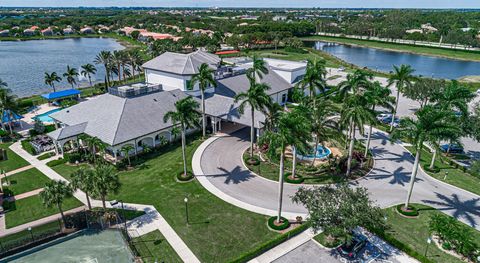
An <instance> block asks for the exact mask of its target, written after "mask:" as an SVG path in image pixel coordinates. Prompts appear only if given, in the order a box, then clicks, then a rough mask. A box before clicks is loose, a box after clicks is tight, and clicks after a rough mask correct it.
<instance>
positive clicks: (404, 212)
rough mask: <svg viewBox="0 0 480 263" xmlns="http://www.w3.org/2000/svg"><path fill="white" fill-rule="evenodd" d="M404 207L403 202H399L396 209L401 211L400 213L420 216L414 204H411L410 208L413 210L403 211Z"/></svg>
mask: <svg viewBox="0 0 480 263" xmlns="http://www.w3.org/2000/svg"><path fill="white" fill-rule="evenodd" d="M403 207H404V205H403V204H399V205H397V206H396V209H397V212H399V213H400V214H402V215H404V216H418V210H417V209H416V208H415V207H413V206H409V207H408V209H409V210H412V211H403V210H402V208H403Z"/></svg>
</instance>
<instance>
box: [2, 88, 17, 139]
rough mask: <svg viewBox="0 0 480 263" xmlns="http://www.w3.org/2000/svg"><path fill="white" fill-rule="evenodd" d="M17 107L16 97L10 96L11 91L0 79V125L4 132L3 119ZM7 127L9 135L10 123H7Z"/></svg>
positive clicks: (11, 131) (11, 130)
mask: <svg viewBox="0 0 480 263" xmlns="http://www.w3.org/2000/svg"><path fill="white" fill-rule="evenodd" d="M16 107H17V102H16V96H15V95H13V94H12V91H11V90H10V89H9V88H8V86H7V83H6V82H4V81H3V80H2V79H0V124H1V126H2V128H3V129H5V130H6V128H5V124H4V123H3V117H4V116H6V115H8V114H12V113H13V111H12V110H14V109H15V108H16ZM8 126H9V128H10V133H11V134H13V128H12V123H11V122H10V121H9V122H8Z"/></svg>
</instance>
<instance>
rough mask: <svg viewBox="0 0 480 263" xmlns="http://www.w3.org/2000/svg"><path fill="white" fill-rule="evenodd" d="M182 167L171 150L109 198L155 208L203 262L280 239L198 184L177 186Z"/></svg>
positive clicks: (260, 220)
mask: <svg viewBox="0 0 480 263" xmlns="http://www.w3.org/2000/svg"><path fill="white" fill-rule="evenodd" d="M200 143H201V141H198V140H197V141H194V142H190V143H189V144H188V147H187V156H188V159H189V164H188V167H191V158H192V156H193V153H194V151H195V149H196V148H197V147H198V146H199V145H200ZM181 167H182V157H181V148H180V147H178V144H177V145H175V146H170V147H169V148H168V149H166V150H165V152H164V153H163V154H161V155H158V156H156V157H155V156H152V157H151V158H149V160H148V161H146V162H145V163H143V164H140V165H137V168H136V169H135V170H132V171H124V172H121V173H120V180H121V183H122V187H121V189H120V191H119V193H118V194H116V195H111V196H109V197H108V199H109V200H113V199H116V200H123V201H124V202H129V203H139V204H151V205H154V206H155V207H156V208H157V209H158V211H159V212H160V214H162V216H163V217H165V219H166V220H167V222H168V223H169V224H170V225H171V226H172V227H173V228H174V230H175V232H176V233H177V234H179V235H180V237H181V238H182V239H183V241H184V242H185V243H186V244H187V246H188V247H189V248H190V249H192V251H193V252H194V253H195V255H196V256H197V257H198V258H199V259H200V260H201V261H203V262H226V261H229V260H232V259H234V258H236V257H238V256H239V255H240V254H242V253H245V252H247V251H250V250H252V249H253V248H256V247H257V246H259V245H260V244H262V243H264V242H266V241H268V240H271V239H273V238H274V237H276V236H278V233H275V232H272V231H270V230H268V228H267V225H266V221H267V217H265V216H262V215H258V214H254V213H251V212H248V211H245V210H243V209H240V208H237V207H235V206H232V205H230V204H228V203H226V202H224V201H222V200H220V199H219V198H217V197H216V196H214V195H212V194H210V192H208V191H207V190H205V189H204V188H203V187H202V186H201V185H200V184H199V183H198V182H197V181H193V182H189V183H179V182H177V181H176V175H177V173H179V172H180V171H181ZM54 169H55V170H56V171H57V172H60V174H62V175H64V174H63V173H70V174H71V172H72V170H74V169H71V167H66V166H56V167H54ZM64 176H65V177H68V175H67V176H66V175H64ZM185 196H187V197H188V198H189V202H188V209H189V220H190V225H189V226H187V224H186V217H185V203H184V201H183V199H184V198H185Z"/></svg>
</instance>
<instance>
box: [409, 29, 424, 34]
mask: <svg viewBox="0 0 480 263" xmlns="http://www.w3.org/2000/svg"><path fill="white" fill-rule="evenodd" d="M405 33H407V34H414V33H420V34H423V30H421V29H409V30H405Z"/></svg>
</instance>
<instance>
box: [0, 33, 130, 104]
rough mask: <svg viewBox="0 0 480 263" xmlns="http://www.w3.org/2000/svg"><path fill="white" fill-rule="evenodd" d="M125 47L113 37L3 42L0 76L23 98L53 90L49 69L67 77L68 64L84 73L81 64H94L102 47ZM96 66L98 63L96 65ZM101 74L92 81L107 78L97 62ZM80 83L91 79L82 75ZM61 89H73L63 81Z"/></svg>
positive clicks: (0, 56) (116, 48)
mask: <svg viewBox="0 0 480 263" xmlns="http://www.w3.org/2000/svg"><path fill="white" fill-rule="evenodd" d="M123 48H124V47H123V46H122V45H120V43H118V42H117V41H116V40H114V39H111V38H70V39H61V40H58V39H50V40H30V41H0V78H1V79H2V80H3V81H5V82H7V84H8V87H9V88H10V89H11V90H12V91H13V93H14V94H16V95H17V96H19V97H26V96H31V95H35V94H43V93H47V92H52V91H53V90H52V89H51V88H50V87H49V86H48V85H46V84H45V83H44V82H45V81H44V74H45V72H49V73H50V72H53V71H55V72H57V74H58V75H59V76H60V77H62V78H63V76H62V75H63V73H64V72H65V71H66V68H67V65H70V67H74V68H76V69H77V70H78V72H79V73H80V71H81V68H80V66H82V65H84V64H87V63H91V64H94V63H93V61H94V59H95V56H96V55H97V54H98V53H100V51H102V50H109V51H113V50H120V49H123ZM94 65H95V64H94ZM95 66H96V67H97V70H98V71H97V74H96V75H95V76H93V78H92V80H98V81H103V80H104V78H105V70H104V69H103V66H102V65H95ZM77 83H78V84H79V85H80V86H86V85H87V84H88V79H86V78H84V77H83V76H79V77H78V79H77ZM55 86H56V88H57V87H58V90H61V89H67V88H71V87H70V85H69V84H68V83H67V82H66V81H65V80H63V81H62V82H61V83H57V84H56V85H55Z"/></svg>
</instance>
